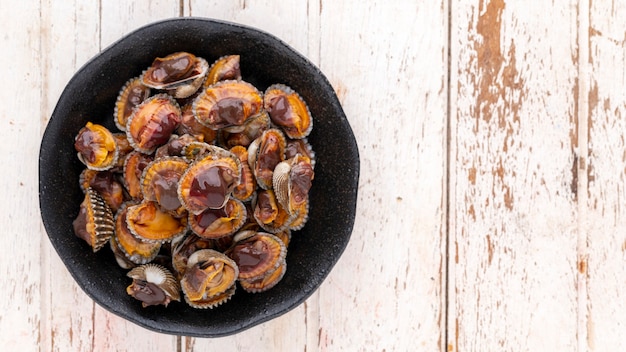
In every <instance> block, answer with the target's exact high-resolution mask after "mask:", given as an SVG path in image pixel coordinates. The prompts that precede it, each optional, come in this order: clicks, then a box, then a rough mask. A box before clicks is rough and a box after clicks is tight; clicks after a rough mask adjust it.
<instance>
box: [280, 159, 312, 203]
mask: <svg viewBox="0 0 626 352" xmlns="http://www.w3.org/2000/svg"><path fill="white" fill-rule="evenodd" d="M313 177H314V172H313V166H312V165H311V163H310V159H309V158H307V157H305V156H302V155H300V154H297V155H296V156H295V157H293V158H291V159H289V160H285V161H283V162H280V163H279V164H278V165H276V168H274V175H273V178H272V181H273V185H274V188H273V189H274V193H275V195H276V199H277V200H278V203H280V205H281V206H282V207H283V208H284V209H285V210H286V211H287V212H288V213H289V214H294V213H295V212H296V210H297V209H299V208H301V207H302V206H303V205H304V204H305V203H306V202H307V201H308V198H309V190H310V189H311V181H312V180H313Z"/></svg>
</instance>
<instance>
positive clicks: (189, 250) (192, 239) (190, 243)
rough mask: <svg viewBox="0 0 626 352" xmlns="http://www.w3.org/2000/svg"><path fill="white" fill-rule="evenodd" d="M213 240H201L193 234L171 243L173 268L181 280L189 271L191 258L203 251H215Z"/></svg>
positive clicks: (178, 238)
mask: <svg viewBox="0 0 626 352" xmlns="http://www.w3.org/2000/svg"><path fill="white" fill-rule="evenodd" d="M214 247H215V246H214V243H213V241H212V240H209V239H204V238H201V237H199V236H197V235H195V234H193V233H188V234H187V235H185V236H180V237H177V238H175V239H174V240H173V241H172V243H171V252H172V267H173V268H174V271H175V273H176V275H177V276H178V278H179V279H181V278H182V276H183V275H184V274H185V271H187V261H188V260H189V257H190V256H191V255H192V254H193V253H195V252H197V251H199V250H201V249H214Z"/></svg>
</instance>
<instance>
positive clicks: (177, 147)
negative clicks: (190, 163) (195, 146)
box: [154, 134, 199, 159]
mask: <svg viewBox="0 0 626 352" xmlns="http://www.w3.org/2000/svg"><path fill="white" fill-rule="evenodd" d="M191 143H199V142H198V139H197V138H196V137H195V136H192V135H190V134H183V135H182V136H179V135H177V134H172V135H171V136H170V139H169V141H167V143H166V144H164V145H162V146H160V147H158V148H157V149H156V151H155V152H154V158H155V159H159V158H163V157H169V156H183V155H184V154H183V153H184V150H185V147H187V145H189V144H191Z"/></svg>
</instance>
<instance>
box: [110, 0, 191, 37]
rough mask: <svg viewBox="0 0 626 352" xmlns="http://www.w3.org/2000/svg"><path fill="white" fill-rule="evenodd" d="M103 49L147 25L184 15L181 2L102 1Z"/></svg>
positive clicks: (148, 0)
mask: <svg viewBox="0 0 626 352" xmlns="http://www.w3.org/2000/svg"><path fill="white" fill-rule="evenodd" d="M100 2H101V14H100V15H101V18H100V21H101V23H102V32H101V33H100V42H101V46H100V47H101V49H104V48H106V47H107V46H109V45H111V44H112V43H113V42H115V41H117V40H118V39H120V38H121V37H123V36H124V35H126V34H128V33H129V32H132V31H133V30H135V29H137V28H139V27H142V26H144V25H146V24H149V23H152V22H156V21H160V20H163V19H167V18H172V17H179V16H181V15H182V13H181V6H180V2H179V1H171V0H143V1H132V2H129V1H120V0H116V1H108V0H107V1H103V0H101V1H100Z"/></svg>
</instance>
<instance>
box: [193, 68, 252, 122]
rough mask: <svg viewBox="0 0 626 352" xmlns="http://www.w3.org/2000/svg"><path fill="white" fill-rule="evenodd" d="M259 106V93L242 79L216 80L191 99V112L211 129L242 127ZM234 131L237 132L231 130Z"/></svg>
mask: <svg viewBox="0 0 626 352" xmlns="http://www.w3.org/2000/svg"><path fill="white" fill-rule="evenodd" d="M262 108H263V98H261V93H259V91H258V90H257V89H256V88H255V87H254V86H253V85H252V84H250V83H247V82H244V81H233V80H231V81H220V82H217V83H215V84H213V85H211V86H209V87H207V88H206V89H205V90H204V91H203V92H202V93H200V94H199V95H198V97H197V98H196V99H195V100H194V102H193V114H194V116H195V117H196V119H197V120H198V121H199V122H200V123H201V124H203V125H205V126H207V127H209V128H212V129H215V130H217V129H220V128H228V127H233V126H243V125H244V123H245V122H246V120H247V119H248V118H250V117H251V116H254V115H257V114H258V113H259V112H260V111H261V109H262ZM233 132H237V131H233Z"/></svg>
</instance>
